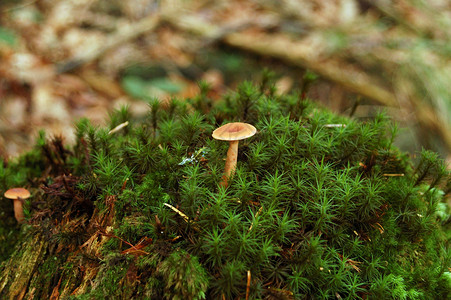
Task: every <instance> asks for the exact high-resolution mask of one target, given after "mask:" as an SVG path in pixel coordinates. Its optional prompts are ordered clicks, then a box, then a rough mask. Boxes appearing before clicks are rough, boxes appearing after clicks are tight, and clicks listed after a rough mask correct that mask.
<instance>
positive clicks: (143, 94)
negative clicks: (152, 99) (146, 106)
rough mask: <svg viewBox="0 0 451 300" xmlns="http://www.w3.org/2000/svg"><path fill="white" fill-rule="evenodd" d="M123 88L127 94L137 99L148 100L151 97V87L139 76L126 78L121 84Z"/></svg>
mask: <svg viewBox="0 0 451 300" xmlns="http://www.w3.org/2000/svg"><path fill="white" fill-rule="evenodd" d="M121 85H122V88H123V89H124V90H125V92H126V93H127V94H129V95H130V96H132V97H135V98H141V99H146V98H148V97H149V94H148V92H149V87H148V86H147V84H146V81H144V80H142V79H141V78H140V77H137V76H125V77H123V78H122V82H121Z"/></svg>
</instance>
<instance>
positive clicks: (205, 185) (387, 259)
mask: <svg viewBox="0 0 451 300" xmlns="http://www.w3.org/2000/svg"><path fill="white" fill-rule="evenodd" d="M201 87H202V93H201V95H200V96H199V97H198V98H196V99H192V100H190V101H188V102H183V101H180V100H175V99H173V100H172V101H170V102H169V104H167V105H162V104H159V103H157V102H155V101H154V102H152V103H151V104H150V109H151V111H150V112H149V114H148V116H147V117H146V118H144V119H142V120H134V119H133V118H132V117H131V116H130V114H129V112H128V110H127V109H126V108H124V109H120V110H118V111H115V112H114V113H112V114H111V116H110V123H111V124H110V125H109V126H108V129H106V128H95V127H94V126H92V125H91V124H90V123H89V121H87V120H81V121H80V122H79V124H78V125H77V126H76V131H77V132H76V137H77V141H76V144H75V146H74V148H73V149H72V150H71V151H67V150H65V149H60V148H59V147H58V145H60V144H59V143H58V142H57V141H52V142H44V141H41V142H40V146H39V147H40V148H38V149H41V150H40V151H41V152H39V151H38V152H35V154H30V155H29V159H31V161H32V162H34V163H36V162H39V163H38V166H39V167H37V168H34V169H33V170H31V169H29V168H31V167H30V165H29V162H30V160H29V161H28V163H27V162H26V159H25V158H22V159H21V160H19V162H18V163H11V164H8V166H6V167H5V166H4V165H0V167H1V168H0V174H11V173H12V172H14V170H20V169H21V167H23V168H25V169H24V170H25V171H23V172H24V173H23V174H24V175H20V178H22V179H21V180H22V181H21V182H28V183H29V185H30V187H36V185H35V183H34V182H38V181H37V180H36V177H41V178H40V181H41V182H44V187H45V188H43V190H44V193H42V194H41V195H40V199H41V200H42V202H41V203H40V204H39V205H34V206H30V210H31V214H30V223H32V224H34V225H36V226H37V227H38V230H40V231H42V232H44V233H45V234H46V235H47V236H50V237H51V238H50V241H52V242H53V243H54V242H56V241H58V242H59V243H60V244H61V245H60V248H61V250H62V251H66V252H67V253H70V254H74V253H77V255H79V256H76V257H77V258H76V259H75V258H74V257H75V256H73V255H69V256H67V257H70V258H68V259H67V260H68V262H63V261H62V260H64V259H62V260H57V261H56V262H55V265H51V264H50V261H51V254H48V255H46V257H45V258H43V263H41V264H40V269H39V270H41V269H42V270H44V269H46V268H56V269H58V266H60V271H57V272H56V273H55V272H53V273H51V272H49V273H48V274H49V275H48V276H49V277H48V278H46V279H45V280H44V281H45V282H49V280H50V279H49V278H53V279H52V280H51V281H52V282H55V281H56V282H58V280H56V279H57V278H56V277H55V276H56V275H55V274H57V276H60V277H61V282H63V284H61V285H60V289H61V290H62V293H63V294H64V295H67V296H69V295H71V293H73V292H74V291H75V292H74V295H73V297H75V298H77V299H85V298H86V299H93V298H95V299H106V298H118V299H119V298H130V297H134V298H142V299H162V298H167V299H175V298H179V299H204V298H207V299H210V298H222V297H226V298H227V299H232V298H237V297H241V298H245V296H246V294H247V293H248V294H249V296H250V298H252V299H260V298H271V297H273V298H277V299H280V298H295V299H310V298H320V299H321V298H325V299H327V298H330V299H335V298H337V297H341V298H348V299H356V298H357V299H358V298H369V299H446V297H447V296H448V294H447V291H449V280H448V279H449V278H448V277H449V276H448V274H449V267H450V261H451V260H450V258H451V253H450V248H449V237H450V230H449V229H450V222H449V220H450V217H449V212H450V210H449V207H448V205H447V202H446V199H447V198H446V197H448V195H447V193H448V192H449V190H450V189H449V187H450V186H451V185H450V173H449V171H447V170H446V168H445V167H444V164H443V161H441V159H439V157H438V156H437V155H436V154H434V153H431V152H429V151H423V152H422V153H421V154H420V155H419V157H420V159H419V161H418V163H413V162H412V161H411V160H410V158H409V156H408V155H407V154H404V153H401V152H400V151H399V150H398V149H396V147H394V146H393V140H394V135H395V133H396V126H394V125H393V124H391V122H390V120H389V119H388V118H387V117H386V116H384V115H383V114H381V115H378V116H376V117H375V118H374V119H373V120H367V121H364V122H359V121H356V120H351V119H347V118H345V117H342V116H337V115H334V114H332V113H331V112H329V111H327V110H325V109H323V108H321V107H318V106H316V105H315V104H314V103H312V102H310V101H306V100H304V99H302V98H301V97H299V96H298V95H288V96H275V93H274V89H273V85H272V84H271V83H270V82H266V83H264V84H261V85H259V86H254V85H253V84H251V83H249V82H246V83H243V84H242V85H241V86H240V87H239V88H238V91H237V92H236V93H230V94H229V95H226V96H225V97H224V100H223V101H220V102H218V103H213V102H211V101H210V100H209V99H208V97H207V95H208V93H207V92H208V86H206V85H204V84H202V85H201ZM187 103H190V104H187ZM125 121H129V125H128V126H127V127H125V128H123V129H122V130H120V131H118V132H115V133H113V134H109V133H108V132H109V130H110V129H112V128H114V127H115V126H117V125H119V124H121V123H123V122H125ZM232 121H246V122H249V123H252V124H253V125H254V126H255V127H256V128H257V129H258V134H257V135H255V136H254V137H252V138H249V139H247V140H244V141H241V142H240V144H239V154H238V165H237V169H236V172H235V174H234V176H233V178H232V179H231V180H230V184H229V186H228V187H227V188H224V187H222V186H221V185H220V182H221V180H222V172H223V169H224V158H225V155H226V152H227V148H228V144H227V143H226V142H222V141H217V140H213V139H212V138H211V133H212V131H213V129H214V128H216V127H218V126H219V125H221V124H223V123H226V122H232ZM330 124H335V125H334V126H330ZM337 124H338V125H337ZM340 124H345V125H346V126H341V125H340ZM36 153H37V154H36ZM41 156H43V157H44V158H43V159H41V160H40V161H39V159H38V158H39V157H41ZM19 166H21V167H19ZM49 166H50V173H48V172H47V173H44V172H43V170H45V169H47V168H48V167H49ZM27 168H28V169H27ZM27 170H28V171H27ZM42 174H48V176H47V177H45V176H43V175H42ZM63 174H64V176H63ZM69 174H70V175H69ZM389 175H394V176H389ZM8 178H9V177H8V176H5V175H2V176H0V182H3V186H4V187H5V188H6V187H9V186H10V184H12V181H11V179H8ZM14 182H15V183H19V182H20V180H18V179H17V180H16V181H14ZM38 224H39V225H38ZM2 228H4V229H7V230H11V229H10V228H11V225H4V226H3V227H2ZM71 231H72V232H76V233H77V234H76V235H71V234H70V232H71ZM76 236H78V237H79V238H77V237H76ZM85 265H87V266H88V268H89V270H90V272H88V271H86V270H84V269H83V268H84V267H83V266H85ZM69 266H71V267H69ZM70 268H73V269H74V270H73V272H72V274H71V272H70ZM62 270H64V271H62ZM81 270H84V271H81ZM93 270H96V271H95V272H94V271H93ZM52 274H53V275H52ZM74 274H77V275H74ZM247 274H250V276H251V281H250V286H249V290H248V291H247ZM75 276H78V277H80V276H81V279H77V280H75V279H74V278H75ZM50 286H51V284H49V288H48V290H49V291H50V289H51V287H50Z"/></svg>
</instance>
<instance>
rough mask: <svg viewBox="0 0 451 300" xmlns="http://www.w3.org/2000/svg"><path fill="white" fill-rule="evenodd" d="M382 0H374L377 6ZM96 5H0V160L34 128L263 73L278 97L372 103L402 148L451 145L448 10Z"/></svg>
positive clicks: (248, 3) (61, 127)
mask: <svg viewBox="0 0 451 300" xmlns="http://www.w3.org/2000/svg"><path fill="white" fill-rule="evenodd" d="M378 3H379V2H378ZM380 3H381V4H372V1H365V0H360V1H357V0H342V1H332V0H299V1H289V0H284V1H273V0H266V1H254V0H245V1H242V0H232V1H200V0H197V1H183V2H181V1H170V0H162V1H152V0H134V1H120V0H115V1H105V0H83V1H75V0H56V1H48V0H34V1H22V2H18V1H2V3H1V4H0V156H1V157H3V158H4V159H6V158H8V157H12V156H17V155H18V154H20V153H22V152H23V151H26V150H27V149H29V148H30V147H31V146H32V145H33V144H34V141H35V138H36V137H37V135H38V133H37V132H38V131H39V130H40V129H44V130H45V131H46V132H47V134H48V135H49V136H54V135H61V136H63V137H64V140H65V141H66V142H67V143H71V142H72V141H73V124H74V123H75V122H76V121H77V120H79V119H80V118H82V117H86V118H88V119H90V120H91V121H92V122H93V123H94V124H97V125H102V124H104V120H105V119H106V118H107V117H108V114H109V113H110V112H111V111H112V110H113V109H116V108H119V107H120V106H122V105H128V106H130V108H131V111H132V113H133V114H134V115H135V116H137V117H139V116H142V115H143V114H145V113H146V111H147V106H148V100H149V99H151V98H154V97H157V98H159V99H161V101H165V100H166V99H168V98H170V97H179V98H187V97H188V98H189V97H194V96H195V95H196V94H198V92H199V88H198V82H199V81H200V80H204V81H206V82H208V83H209V84H210V85H211V91H210V95H209V97H211V98H212V99H216V98H218V97H219V96H220V95H223V94H224V93H227V92H228V91H229V90H230V89H233V88H235V87H236V85H237V84H238V83H239V82H241V81H242V80H258V79H259V78H260V76H261V73H262V70H263V69H265V68H268V69H270V70H271V71H273V72H274V73H275V76H276V78H277V84H276V86H277V88H278V92H279V93H287V92H290V91H292V90H298V91H300V92H303V93H307V95H308V96H309V97H310V98H312V99H315V100H317V101H320V102H322V103H323V104H324V105H325V106H327V107H329V108H330V109H331V110H333V111H335V112H338V113H342V114H346V115H350V114H352V115H353V116H355V117H357V118H362V119H365V118H368V117H372V116H374V115H375V113H376V112H378V111H380V110H384V111H387V113H388V114H389V115H390V116H391V117H392V118H393V119H394V120H395V121H397V122H400V124H401V127H402V128H403V129H402V131H401V134H400V135H399V138H398V145H399V146H400V147H401V148H402V149H404V150H407V151H410V152H411V153H414V152H416V151H418V150H420V149H421V148H422V147H425V148H428V149H433V150H435V151H438V152H440V153H441V155H442V157H444V158H448V159H449V157H450V153H451V135H450V132H451V130H450V125H451V117H450V115H451V114H450V113H449V112H450V111H451V101H450V99H451V91H450V90H449V88H447V84H449V82H450V81H451V62H450V60H449V59H448V58H449V55H450V51H451V50H450V49H449V47H448V46H447V45H449V42H450V39H451V36H450V30H449V29H450V28H451V18H450V15H451V4H449V2H448V1H446V0H436V1H434V2H433V3H429V4H428V5H427V6H422V4H421V3H420V2H419V1H410V0H402V1H401V0H398V1H385V2H384V3H385V4H382V2H380Z"/></svg>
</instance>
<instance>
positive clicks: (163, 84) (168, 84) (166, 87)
mask: <svg viewBox="0 0 451 300" xmlns="http://www.w3.org/2000/svg"><path fill="white" fill-rule="evenodd" d="M149 85H151V86H152V87H155V88H157V89H160V90H162V91H165V92H168V93H171V94H175V93H178V92H180V91H181V90H182V88H183V86H182V84H180V83H176V82H173V81H171V80H170V79H168V78H157V79H154V80H152V81H150V82H149Z"/></svg>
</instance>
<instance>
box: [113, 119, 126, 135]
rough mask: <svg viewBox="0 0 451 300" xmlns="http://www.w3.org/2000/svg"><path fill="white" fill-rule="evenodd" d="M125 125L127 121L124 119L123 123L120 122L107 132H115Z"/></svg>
mask: <svg viewBox="0 0 451 300" xmlns="http://www.w3.org/2000/svg"><path fill="white" fill-rule="evenodd" d="M126 126H128V121H126V122H124V123H122V124H119V125H117V126H116V127H114V128H113V129H111V130H110V131H109V132H108V134H113V133H116V132H118V131H119V130H121V129H122V128H124V127H126Z"/></svg>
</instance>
